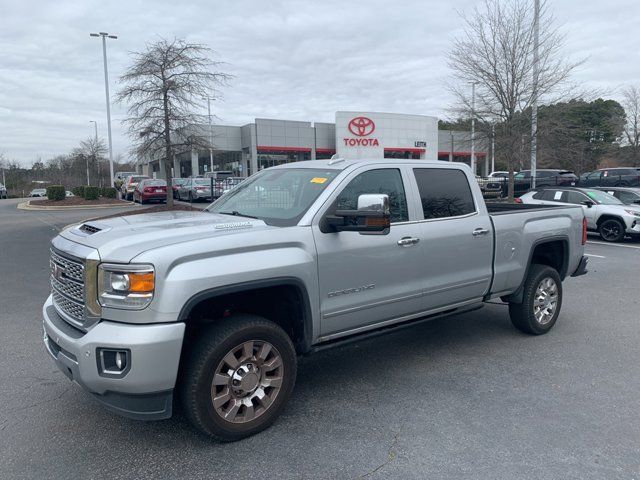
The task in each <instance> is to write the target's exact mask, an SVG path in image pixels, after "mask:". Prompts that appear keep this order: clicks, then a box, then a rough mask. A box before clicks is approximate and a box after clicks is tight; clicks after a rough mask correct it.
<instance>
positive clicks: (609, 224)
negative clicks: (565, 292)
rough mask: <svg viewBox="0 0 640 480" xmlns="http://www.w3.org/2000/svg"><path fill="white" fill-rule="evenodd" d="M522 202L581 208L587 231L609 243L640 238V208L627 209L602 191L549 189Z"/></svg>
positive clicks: (529, 195)
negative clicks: (628, 236)
mask: <svg viewBox="0 0 640 480" xmlns="http://www.w3.org/2000/svg"><path fill="white" fill-rule="evenodd" d="M519 200H521V201H522V203H529V204H539V205H558V204H567V203H570V204H573V205H581V206H582V208H583V210H584V216H585V218H586V219H587V229H589V230H591V231H595V232H598V233H599V234H600V237H601V238H602V239H603V240H604V241H605V242H619V241H621V240H622V239H623V238H624V236H625V234H626V235H631V236H634V237H638V236H640V207H636V206H633V205H625V204H624V203H622V202H621V201H620V200H618V199H617V198H616V197H614V196H613V195H609V194H608V193H606V192H602V191H600V190H594V189H591V188H567V187H549V188H543V189H539V190H532V191H530V192H527V193H525V194H524V195H522V196H521V197H520V199H519Z"/></svg>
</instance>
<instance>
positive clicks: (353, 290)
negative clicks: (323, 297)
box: [327, 283, 376, 298]
mask: <svg viewBox="0 0 640 480" xmlns="http://www.w3.org/2000/svg"><path fill="white" fill-rule="evenodd" d="M374 288H376V284H375V283H371V284H369V285H363V286H361V287H355V288H345V289H344V290H336V291H335V292H329V293H328V294H327V297H329V298H331V297H339V296H340V295H349V294H350V293H359V292H364V291H365V290H372V289H374Z"/></svg>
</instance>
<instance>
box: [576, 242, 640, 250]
mask: <svg viewBox="0 0 640 480" xmlns="http://www.w3.org/2000/svg"><path fill="white" fill-rule="evenodd" d="M589 244H592V245H606V246H608V247H622V248H633V249H634V250H640V247H638V246H635V245H620V244H618V243H605V242H593V241H591V240H589V241H588V242H587V245H589Z"/></svg>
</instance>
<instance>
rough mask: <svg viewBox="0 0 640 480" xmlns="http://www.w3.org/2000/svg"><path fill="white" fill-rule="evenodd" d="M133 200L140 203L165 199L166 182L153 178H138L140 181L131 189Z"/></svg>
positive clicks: (163, 200) (164, 200)
mask: <svg viewBox="0 0 640 480" xmlns="http://www.w3.org/2000/svg"><path fill="white" fill-rule="evenodd" d="M133 201H134V202H139V203H140V204H143V203H147V202H152V201H158V202H166V201H167V182H165V181H164V180H154V179H152V178H149V179H146V180H140V183H138V185H137V186H136V189H135V190H134V191H133Z"/></svg>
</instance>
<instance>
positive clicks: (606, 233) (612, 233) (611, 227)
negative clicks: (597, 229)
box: [601, 222, 620, 240]
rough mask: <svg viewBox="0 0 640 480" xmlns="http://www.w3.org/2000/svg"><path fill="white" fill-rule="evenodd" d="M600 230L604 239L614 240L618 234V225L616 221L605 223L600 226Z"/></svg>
mask: <svg viewBox="0 0 640 480" xmlns="http://www.w3.org/2000/svg"><path fill="white" fill-rule="evenodd" d="M601 230H602V236H603V237H604V238H605V239H606V240H614V239H616V238H618V237H619V236H620V225H618V224H617V223H616V222H611V223H609V222H607V223H605V224H604V225H603V226H602V228H601Z"/></svg>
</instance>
